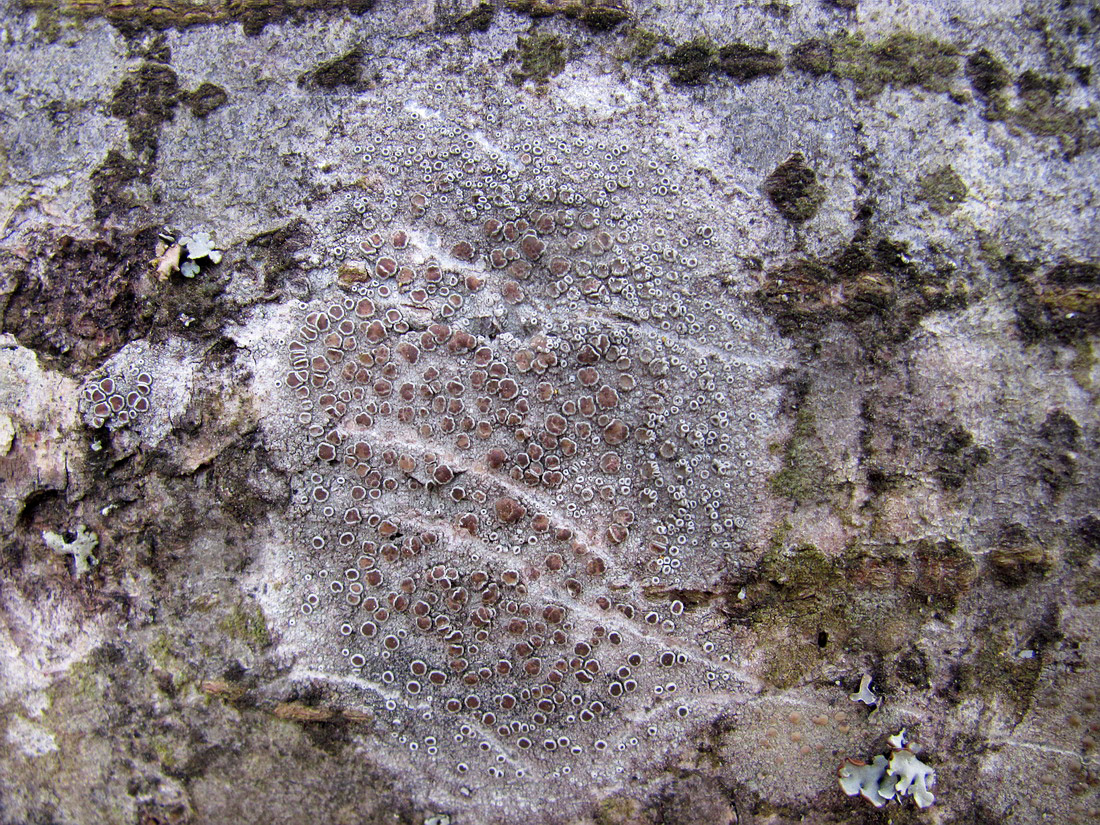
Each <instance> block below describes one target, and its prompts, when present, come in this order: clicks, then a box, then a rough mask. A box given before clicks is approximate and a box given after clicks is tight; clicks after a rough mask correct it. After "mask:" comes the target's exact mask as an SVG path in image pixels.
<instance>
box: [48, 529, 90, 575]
mask: <svg viewBox="0 0 1100 825" xmlns="http://www.w3.org/2000/svg"><path fill="white" fill-rule="evenodd" d="M42 540H43V541H45V542H46V546H47V547H49V548H50V549H51V550H53V551H54V553H56V554H57V555H59V556H68V555H72V557H73V575H75V576H77V577H80V576H83V575H84V574H85V573H90V572H91V570H92V567H94V566H95V565H97V564H99V559H97V558H96V557H95V556H93V555H92V551H93V550H95V549H96V547H97V546H98V545H99V536H97V535H96V534H95V533H93V532H92V531H91V530H89V529H88V528H87V527H85V526H84V525H83V524H81V525H80V526H79V527H77V528H76V534H75V535H74V537H73V539H72V541H68V540H66V538H65V537H64V536H62V535H60V534H58V533H53V532H51V531H49V530H47V531H46V532H44V533H43V534H42Z"/></svg>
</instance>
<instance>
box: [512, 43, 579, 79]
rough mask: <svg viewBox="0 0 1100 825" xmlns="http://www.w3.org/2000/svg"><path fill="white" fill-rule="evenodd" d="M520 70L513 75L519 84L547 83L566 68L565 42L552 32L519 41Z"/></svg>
mask: <svg viewBox="0 0 1100 825" xmlns="http://www.w3.org/2000/svg"><path fill="white" fill-rule="evenodd" d="M517 45H518V48H519V69H518V70H517V71H515V72H513V74H512V78H513V79H514V80H515V81H516V82H517V83H522V82H523V81H524V80H535V81H540V82H542V81H546V80H548V79H550V78H551V77H554V76H555V75H559V74H561V72H562V70H563V69H564V68H565V63H566V60H565V42H564V41H563V40H562V39H561V38H560V37H558V36H557V35H556V34H551V33H550V32H541V31H539V32H535V33H534V34H532V35H531V36H530V37H521V38H519V41H518V44H517Z"/></svg>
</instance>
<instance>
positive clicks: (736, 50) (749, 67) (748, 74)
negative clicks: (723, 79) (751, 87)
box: [718, 43, 783, 82]
mask: <svg viewBox="0 0 1100 825" xmlns="http://www.w3.org/2000/svg"><path fill="white" fill-rule="evenodd" d="M718 69H719V70H720V71H722V72H723V73H725V74H726V75H728V76H729V77H731V78H733V79H734V80H737V81H741V82H747V81H749V80H753V79H755V78H757V77H764V76H769V75H776V74H779V73H780V72H781V71H783V58H782V57H780V56H779V55H778V54H776V53H775V52H772V51H768V49H765V48H762V47H760V46H749V45H746V44H745V43H731V44H729V45H727V46H723V47H722V48H720V49H719V50H718Z"/></svg>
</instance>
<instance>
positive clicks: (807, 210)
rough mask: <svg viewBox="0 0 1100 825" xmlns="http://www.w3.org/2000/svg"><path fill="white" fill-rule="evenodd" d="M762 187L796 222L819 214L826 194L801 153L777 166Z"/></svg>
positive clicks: (773, 201) (796, 153)
mask: <svg viewBox="0 0 1100 825" xmlns="http://www.w3.org/2000/svg"><path fill="white" fill-rule="evenodd" d="M763 190H764V194H765V195H767V196H768V200H770V201H771V202H772V205H774V206H775V208H776V209H778V210H779V212H780V214H781V215H783V217H784V218H786V219H787V220H789V221H791V222H793V223H803V222H805V221H808V220H809V219H810V218H812V217H813V216H814V215H816V214H817V210H818V209H819V208H820V207H821V204H823V203H824V202H825V196H826V194H827V193H826V190H825V187H824V186H822V185H821V184H820V183H818V180H817V174H816V173H815V172H814V170H813V169H811V168H810V167H809V166H807V165H806V159H805V158H804V157H802V153H801V152H795V153H794V154H793V155H791V156H790V157H789V158H787V160H785V161H784V162H783V163H781V164H780V165H779V166H777V167H776V168H775V169H774V170H773V171H772V173H771V174H770V175H768V177H767V178H765V179H764V185H763Z"/></svg>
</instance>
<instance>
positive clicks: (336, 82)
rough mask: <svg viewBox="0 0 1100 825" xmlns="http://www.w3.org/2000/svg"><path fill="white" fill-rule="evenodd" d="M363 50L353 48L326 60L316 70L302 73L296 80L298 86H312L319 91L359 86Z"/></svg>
mask: <svg viewBox="0 0 1100 825" xmlns="http://www.w3.org/2000/svg"><path fill="white" fill-rule="evenodd" d="M364 56H365V55H364V52H363V49H362V48H360V47H358V46H357V47H355V48H354V49H352V50H351V51H349V52H347V53H345V54H342V55H340V56H339V57H334V58H333V59H331V60H326V61H325V62H324V63H322V64H321V65H320V66H318V67H317V68H315V69H313V70H311V71H308V72H305V73H303V74H302V75H301V76H299V78H298V84H299V85H300V86H307V85H314V86H317V87H318V88H321V89H328V90H332V89H337V88H339V87H341V86H356V85H358V84H359V66H360V64H361V63H362V62H363V58H364Z"/></svg>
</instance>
